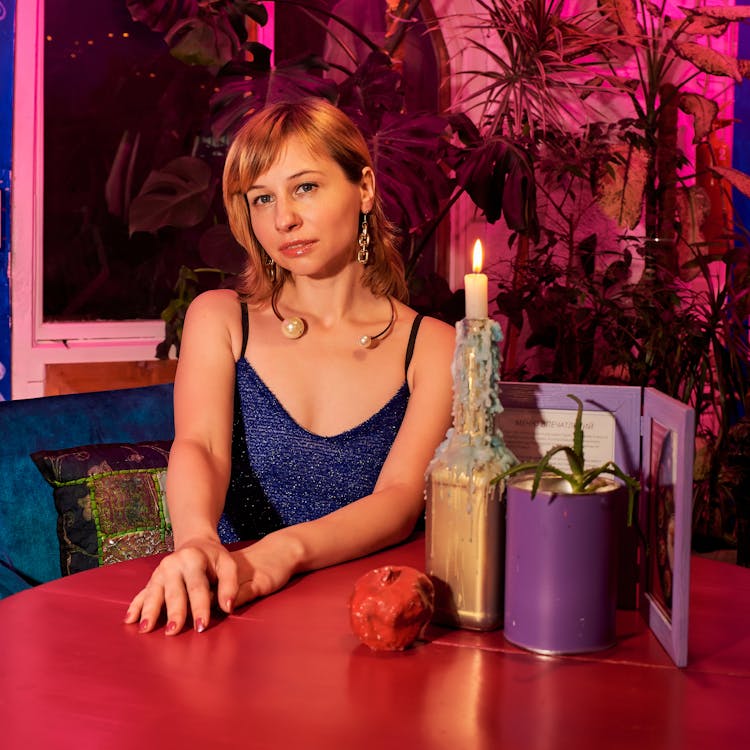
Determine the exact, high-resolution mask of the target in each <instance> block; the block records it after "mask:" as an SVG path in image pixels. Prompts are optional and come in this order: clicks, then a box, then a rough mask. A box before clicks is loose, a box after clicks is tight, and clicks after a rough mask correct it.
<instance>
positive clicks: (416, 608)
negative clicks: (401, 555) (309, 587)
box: [349, 565, 435, 651]
mask: <svg viewBox="0 0 750 750" xmlns="http://www.w3.org/2000/svg"><path fill="white" fill-rule="evenodd" d="M434 611H435V591H434V588H433V586H432V581H430V579H429V578H428V577H427V576H426V575H425V574H424V573H422V572H420V571H419V570H416V569H415V568H409V567H406V566H398V565H386V566H384V567H382V568H376V569H375V570H371V571H370V572H369V573H365V574H364V575H363V576H362V577H361V578H359V579H358V580H357V582H356V583H355V584H354V591H353V592H352V596H351V600H350V602H349V616H350V620H351V625H352V630H353V631H354V634H355V635H356V636H357V637H358V638H359V639H360V640H361V641H362V643H364V644H365V645H366V646H369V647H370V648H371V649H373V651H402V650H403V649H405V648H407V647H408V646H410V645H411V644H412V643H414V641H415V640H417V638H419V636H420V635H421V634H422V632H423V631H424V629H425V627H426V626H427V624H428V623H429V621H430V619H431V618H432V614H433V612H434Z"/></svg>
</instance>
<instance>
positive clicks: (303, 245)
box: [279, 240, 313, 258]
mask: <svg viewBox="0 0 750 750" xmlns="http://www.w3.org/2000/svg"><path fill="white" fill-rule="evenodd" d="M312 244H313V240H298V241H297V242H286V243H285V244H283V245H282V246H281V247H280V248H279V251H280V252H281V254H282V255H285V256H286V257H287V258H297V257H299V256H300V255H304V254H305V253H307V251H308V250H309V249H310V247H311V246H312Z"/></svg>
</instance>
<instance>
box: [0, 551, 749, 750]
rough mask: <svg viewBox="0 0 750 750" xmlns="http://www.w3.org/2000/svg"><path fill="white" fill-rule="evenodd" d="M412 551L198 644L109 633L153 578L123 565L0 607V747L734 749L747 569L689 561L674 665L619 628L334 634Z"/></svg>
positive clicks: (253, 609)
mask: <svg viewBox="0 0 750 750" xmlns="http://www.w3.org/2000/svg"><path fill="white" fill-rule="evenodd" d="M423 556H424V539H423V537H416V538H414V539H412V540H410V541H409V542H407V543H405V544H403V545H400V546H398V547H395V548H392V549H389V550H386V551H384V552H380V553H378V554H375V555H372V556H370V557H367V558H363V559H360V560H355V561H353V562H350V563H346V564H344V565H338V566H335V567H332V568H327V569H325V570H320V571H317V572H315V573H311V574H309V575H305V576H301V577H299V578H297V579H295V580H294V581H293V582H292V583H291V584H290V585H289V586H288V587H287V588H286V589H284V590H283V591H281V592H279V593H277V594H275V595H273V596H271V597H269V598H267V599H263V600H260V601H257V602H255V603H252V604H250V605H248V606H245V607H243V608H241V609H239V610H238V611H237V612H235V613H234V614H232V615H231V616H228V617H223V618H221V621H218V622H215V623H213V624H212V626H211V627H210V628H209V629H208V630H207V631H206V632H204V633H202V634H197V633H195V632H193V631H192V630H190V631H186V632H184V633H182V634H180V635H179V636H177V637H172V638H166V637H164V635H163V629H162V630H159V631H156V632H154V633H151V634H147V635H143V634H139V633H138V632H137V629H136V627H135V626H126V625H123V624H122V617H123V616H124V612H125V608H126V605H127V602H128V601H129V599H130V596H131V594H132V593H133V591H134V590H135V589H137V588H138V587H139V586H140V584H141V583H142V581H144V580H145V579H146V578H147V576H148V574H149V572H150V570H151V569H152V568H153V566H154V564H155V559H154V558H146V559H140V560H132V561H129V562H125V563H119V564H117V565H112V566H108V567H104V568H99V569H97V570H93V571H88V572H86V573H79V574H77V575H74V576H71V577H69V578H65V579H60V580H57V581H53V582H51V583H48V584H45V585H43V586H40V587H37V588H35V589H32V590H30V591H26V592H22V593H20V594H16V595H14V596H11V597H9V598H8V599H5V600H3V601H2V602H0V747H2V748H3V750H16V749H17V748H18V749H20V748H24V750H26V749H29V748H31V749H32V750H35V749H36V748H62V749H63V750H64V749H66V748H83V749H85V750H89V749H90V748H106V750H118V749H119V748H128V749H129V750H132V748H138V747H140V748H164V749H169V748H180V750H185V749H186V748H198V747H200V748H208V749H210V750H215V749H217V748H240V747H242V748H245V747H247V748H275V749H276V748H305V749H308V748H313V749H314V748H327V749H330V750H338V749H339V748H342V749H345V750H348V749H349V748H357V749H358V750H367V749H368V748H406V747H409V748H417V749H418V748H430V749H432V748H436V749H438V748H440V749H442V748H446V749H448V748H450V749H451V750H455V749H461V750H463V749H464V748H472V749H475V748H476V749H480V750H484V749H485V748H487V749H489V748H492V749H493V750H495V749H497V748H506V747H507V748H512V749H513V750H516V749H518V750H534V749H536V748H545V750H551V749H557V748H576V750H581V749H585V748H608V749H610V750H611V749H612V748H638V750H648V748H658V749H659V750H671V748H675V749H677V748H679V750H686V748H688V749H689V748H700V749H701V750H705V748H727V749H728V748H734V747H746V746H747V745H748V740H750V722H749V721H748V719H747V710H748V707H750V570H747V569H742V568H738V567H736V566H733V565H729V564H727V563H720V562H715V561H712V560H705V559H700V558H694V559H693V561H692V572H691V578H692V580H691V600H690V607H691V609H690V633H689V664H688V667H687V668H685V669H677V668H676V667H674V666H673V664H672V662H671V661H670V660H669V658H668V656H667V655H666V654H665V652H664V651H663V650H662V648H661V646H660V645H659V643H658V642H657V641H656V639H655V638H654V636H653V634H652V633H651V632H650V631H649V630H648V628H647V627H646V625H645V624H644V622H643V621H642V619H641V617H640V615H639V614H638V613H636V612H619V613H618V624H617V631H618V644H617V645H616V646H615V647H613V648H611V649H609V650H607V651H604V652H600V653H598V654H590V655H579V656H568V657H548V656H539V655H536V654H531V653H528V652H525V651H522V650H520V649H518V648H516V647H514V646H512V645H511V644H509V643H508V642H507V641H505V639H504V638H503V634H502V631H493V632H490V633H474V632H470V631H464V630H449V629H442V628H437V627H432V628H430V629H429V630H428V632H427V633H426V635H425V640H424V641H421V642H419V643H418V644H417V645H416V646H415V647H413V648H411V649H408V650H407V651H404V652H400V653H375V652H372V651H370V650H369V649H368V648H367V647H365V646H363V645H362V644H360V643H359V641H358V640H357V639H356V638H355V636H354V635H353V634H352V632H351V630H350V628H349V621H348V598H349V595H350V593H351V590H352V586H353V584H354V582H355V581H356V579H357V578H358V577H359V576H360V575H362V574H363V573H365V572H367V571H368V570H370V569H372V568H375V567H379V566H381V565H387V564H392V565H411V566H414V567H417V568H420V569H423V568H424V557H423Z"/></svg>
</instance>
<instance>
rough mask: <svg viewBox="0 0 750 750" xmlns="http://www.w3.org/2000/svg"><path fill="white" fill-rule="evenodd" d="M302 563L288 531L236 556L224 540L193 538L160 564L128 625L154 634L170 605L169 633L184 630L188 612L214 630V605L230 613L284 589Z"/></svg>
mask: <svg viewBox="0 0 750 750" xmlns="http://www.w3.org/2000/svg"><path fill="white" fill-rule="evenodd" d="M298 559H299V545H298V543H297V542H296V541H295V540H294V535H293V533H291V534H290V533H289V532H288V531H287V530H284V531H280V532H276V533H274V534H269V535H268V536H266V537H264V538H263V539H261V540H260V541H258V542H256V543H255V544H252V545H250V546H248V547H245V548H244V549H240V550H237V551H234V552H230V551H229V550H227V549H226V548H225V547H224V546H222V544H221V543H220V542H219V541H218V540H216V541H214V540H205V539H200V540H190V541H188V542H186V543H185V544H183V545H182V547H180V549H179V550H176V551H175V552H173V553H172V554H171V555H168V556H167V557H165V558H164V559H163V560H162V561H161V562H160V563H159V565H158V567H157V568H156V570H155V571H154V572H153V573H152V575H151V578H150V579H149V582H148V583H147V584H146V587H145V588H144V589H142V590H141V591H140V592H139V593H138V594H137V595H136V596H135V598H134V599H133V601H132V602H131V603H130V606H129V607H128V611H127V613H126V615H125V622H126V623H129V624H130V623H135V622H139V626H138V628H139V631H140V632H141V633H148V632H150V631H152V630H153V629H154V627H155V626H156V623H157V621H158V620H159V617H160V615H161V612H162V609H163V608H164V607H166V610H167V625H166V628H165V630H164V632H165V634H166V635H176V634H177V633H179V632H180V631H181V630H182V628H183V627H184V625H185V622H186V621H187V617H188V612H190V613H192V618H193V627H194V628H195V630H196V631H198V632H199V633H201V632H203V631H204V630H205V629H206V628H207V627H208V624H209V622H210V618H211V606H212V605H213V604H214V603H216V604H218V606H219V607H220V608H221V609H222V610H223V611H224V612H227V613H229V612H231V611H232V610H233V609H234V608H235V607H236V606H239V605H241V604H246V603H247V602H249V601H251V600H253V599H257V598H258V597H259V596H266V595H268V594H272V593H273V592H275V591H278V590H279V589H280V588H282V587H283V586H284V585H285V584H286V583H287V582H288V581H289V579H290V578H291V577H292V575H294V573H295V572H296V568H297V562H298Z"/></svg>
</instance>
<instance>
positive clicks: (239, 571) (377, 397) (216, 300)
mask: <svg viewBox="0 0 750 750" xmlns="http://www.w3.org/2000/svg"><path fill="white" fill-rule="evenodd" d="M224 201H225V205H226V208H227V214H228V216H229V221H230V226H231V228H232V231H233V233H234V235H235V237H236V238H237V240H238V241H239V242H240V243H241V244H242V245H243V246H244V248H245V249H246V250H247V253H248V260H247V268H246V271H245V273H244V275H243V279H242V281H243V283H242V286H241V289H240V294H239V296H238V294H237V293H235V292H233V291H230V290H217V291H212V292H207V293H205V294H202V295H200V296H199V297H198V298H197V299H196V300H195V301H194V302H193V304H192V305H191V306H190V309H189V311H188V315H187V317H186V319H185V326H184V331H183V337H182V346H181V351H180V360H179V366H178V370H177V376H176V380H175V396H174V398H175V439H174V443H173V446H172V451H171V454H170V459H169V471H168V474H167V477H168V479H167V496H168V498H169V500H168V502H169V511H170V515H171V520H172V526H173V530H174V542H175V551H174V553H173V554H171V555H169V556H167V557H166V558H164V559H163V561H162V562H161V563H160V564H159V566H158V567H157V568H156V570H155V571H154V573H153V575H152V576H151V578H150V580H149V581H148V583H147V585H146V587H145V588H144V589H143V590H142V591H141V592H139V593H138V594H137V595H136V597H135V598H134V599H133V601H132V603H131V604H130V607H129V608H128V611H127V615H126V618H125V622H127V623H136V622H138V623H139V629H140V631H141V632H149V631H151V630H153V629H154V627H155V625H156V624H157V621H158V619H159V617H160V615H161V612H162V610H163V608H166V615H167V624H166V628H165V632H166V634H167V635H175V634H177V633H179V632H180V631H181V629H182V628H183V626H184V625H185V623H186V621H187V618H188V615H189V614H191V615H192V623H193V627H194V628H195V629H196V630H197V631H198V632H202V631H203V630H204V629H205V628H206V627H207V626H208V624H209V621H210V616H211V605H212V602H213V600H214V597H215V599H216V603H217V604H218V606H219V607H220V608H221V609H222V610H224V611H225V612H231V611H232V609H233V608H234V607H236V606H238V605H241V604H244V603H245V602H248V601H250V600H252V599H254V598H256V597H258V596H264V595H267V594H270V593H272V592H274V591H277V590H278V589H280V588H281V587H283V586H284V585H285V584H286V583H287V581H288V580H289V579H290V577H291V576H293V575H295V574H297V573H301V572H304V571H309V570H314V569H316V568H321V567H324V566H327V565H333V564H335V563H339V562H342V561H344V560H348V559H351V558H354V557H357V556H361V555H366V554H368V553H370V552H373V551H375V550H377V549H380V548H382V547H385V546H388V545H391V544H395V543H397V542H400V541H402V540H403V539H404V538H406V537H407V536H408V535H409V533H410V532H411V531H412V529H413V527H414V524H415V522H416V520H417V519H418V517H419V515H420V513H421V512H422V508H423V490H424V474H425V470H426V467H427V464H428V462H429V460H430V459H431V457H432V455H433V453H434V451H435V448H436V446H437V445H438V443H439V442H440V440H441V439H442V438H443V436H444V435H445V432H446V429H447V428H448V426H449V424H450V407H451V395H452V382H451V376H450V362H451V358H452V354H453V347H454V332H453V329H452V328H451V327H450V326H448V325H446V324H444V323H441V322H440V321H438V320H434V319H431V318H425V319H424V320H422V321H421V323H420V321H419V320H418V317H419V316H417V315H416V313H415V312H414V311H413V310H411V309H410V308H409V307H407V306H406V305H405V304H404V303H403V301H402V300H403V299H404V297H405V296H406V285H405V282H404V276H403V266H402V263H401V260H400V257H399V255H398V253H397V251H396V249H395V246H394V242H393V235H392V232H391V229H390V227H389V225H388V223H387V221H386V220H385V217H384V215H383V213H382V209H381V206H380V202H379V200H378V197H377V194H376V189H375V176H374V173H373V169H372V164H371V160H370V156H369V154H368V152H367V146H366V144H365V141H364V139H363V138H362V136H361V134H360V133H359V131H358V130H357V129H356V127H355V126H354V124H353V123H352V122H351V121H350V120H349V119H348V118H347V117H346V116H345V115H343V114H342V113H341V111H340V110H338V109H337V108H335V107H334V106H332V105H331V104H329V103H327V102H325V101H323V100H305V101H303V102H296V103H294V104H279V105H275V106H272V107H270V108H267V109H265V110H263V111H261V112H260V113H258V114H256V115H255V116H254V117H253V118H252V119H251V120H250V121H249V122H248V123H247V124H246V125H245V126H244V127H243V129H242V130H241V131H240V132H239V134H238V136H237V138H236V139H235V141H234V143H233V144H232V147H231V148H230V150H229V153H228V155H227V161H226V165H225V169H224ZM258 537H260V539H259V541H257V542H256V543H255V544H252V545H250V546H247V547H245V548H244V549H240V550H237V551H231V552H230V551H228V550H227V549H226V548H225V547H224V546H223V542H228V541H235V540H238V539H254V538H258Z"/></svg>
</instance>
